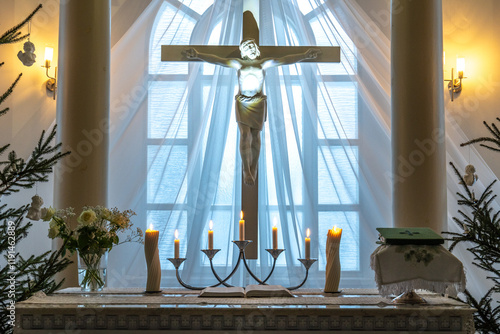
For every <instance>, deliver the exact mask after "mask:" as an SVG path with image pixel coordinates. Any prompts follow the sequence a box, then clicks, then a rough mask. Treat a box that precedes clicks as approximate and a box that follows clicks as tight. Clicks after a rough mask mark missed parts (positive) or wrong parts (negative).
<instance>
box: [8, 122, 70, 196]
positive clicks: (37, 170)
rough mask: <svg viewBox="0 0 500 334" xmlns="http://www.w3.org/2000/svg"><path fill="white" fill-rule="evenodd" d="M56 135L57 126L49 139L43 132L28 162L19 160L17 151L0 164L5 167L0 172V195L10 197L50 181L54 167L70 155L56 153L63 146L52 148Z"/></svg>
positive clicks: (58, 145) (57, 145)
mask: <svg viewBox="0 0 500 334" xmlns="http://www.w3.org/2000/svg"><path fill="white" fill-rule="evenodd" d="M55 135H56V126H54V128H53V129H52V131H51V133H50V134H49V136H48V137H47V138H44V137H45V131H43V132H42V135H41V136H40V139H39V141H38V145H37V147H35V149H34V151H33V153H32V154H31V157H30V159H29V160H28V162H25V161H24V159H22V158H18V157H17V155H16V153H15V151H12V152H10V153H9V157H8V161H3V162H0V166H2V165H3V166H4V168H3V170H1V171H0V195H10V194H11V193H14V192H18V191H19V190H20V189H23V188H24V189H27V188H28V189H29V188H32V187H33V185H34V184H35V183H36V182H46V181H47V180H48V174H50V173H51V172H52V167H53V166H54V165H55V164H56V162H57V161H59V160H60V159H62V158H63V157H64V156H66V155H68V154H69V153H70V152H64V153H62V152H56V151H58V150H59V149H60V147H61V144H60V143H59V144H56V145H55V146H52V144H51V141H52V139H53V138H54V137H55ZM54 152H56V153H55V154H54V155H53V156H51V157H49V158H45V156H46V155H48V154H52V153H54Z"/></svg>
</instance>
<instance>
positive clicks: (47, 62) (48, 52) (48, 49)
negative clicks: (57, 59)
mask: <svg viewBox="0 0 500 334" xmlns="http://www.w3.org/2000/svg"><path fill="white" fill-rule="evenodd" d="M53 57H54V49H53V48H51V47H46V48H45V67H47V68H48V67H50V63H51V62H52V58H53Z"/></svg>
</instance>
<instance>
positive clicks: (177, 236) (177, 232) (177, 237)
mask: <svg viewBox="0 0 500 334" xmlns="http://www.w3.org/2000/svg"><path fill="white" fill-rule="evenodd" d="M174 235H175V238H176V239H179V231H177V230H175V233H174Z"/></svg>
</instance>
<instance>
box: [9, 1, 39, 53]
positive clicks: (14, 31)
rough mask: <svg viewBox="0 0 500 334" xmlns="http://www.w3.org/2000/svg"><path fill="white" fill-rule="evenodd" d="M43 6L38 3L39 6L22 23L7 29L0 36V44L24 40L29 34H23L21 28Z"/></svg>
mask: <svg viewBox="0 0 500 334" xmlns="http://www.w3.org/2000/svg"><path fill="white" fill-rule="evenodd" d="M41 8H42V5H41V4H40V5H38V7H36V8H35V10H34V11H33V12H31V14H30V15H28V16H27V17H26V18H25V19H24V20H23V21H22V22H21V23H19V24H17V25H15V26H14V27H12V28H10V29H9V30H7V31H6V32H5V33H4V34H3V35H2V36H0V44H10V43H15V42H19V41H22V40H23V39H25V38H27V37H28V36H29V34H26V35H21V32H20V31H19V29H21V28H22V27H23V26H24V25H25V24H26V23H28V22H29V21H30V20H31V18H32V17H33V15H35V14H36V12H38V11H39V10H40V9H41Z"/></svg>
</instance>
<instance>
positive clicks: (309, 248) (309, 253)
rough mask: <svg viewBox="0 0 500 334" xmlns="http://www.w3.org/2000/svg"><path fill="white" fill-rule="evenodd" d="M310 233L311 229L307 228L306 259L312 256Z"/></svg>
mask: <svg viewBox="0 0 500 334" xmlns="http://www.w3.org/2000/svg"><path fill="white" fill-rule="evenodd" d="M309 235H311V231H310V230H309V229H307V232H306V260H309V259H310V258H311V238H309Z"/></svg>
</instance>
